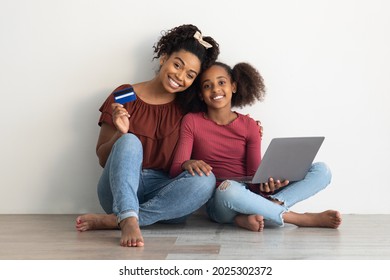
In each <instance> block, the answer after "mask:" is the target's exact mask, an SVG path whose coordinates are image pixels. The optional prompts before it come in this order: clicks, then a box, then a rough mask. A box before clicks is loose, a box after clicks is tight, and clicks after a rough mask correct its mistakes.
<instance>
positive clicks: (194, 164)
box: [181, 159, 213, 176]
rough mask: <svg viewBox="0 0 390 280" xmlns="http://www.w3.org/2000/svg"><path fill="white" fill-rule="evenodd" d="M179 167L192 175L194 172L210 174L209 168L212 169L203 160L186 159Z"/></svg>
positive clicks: (201, 174)
mask: <svg viewBox="0 0 390 280" xmlns="http://www.w3.org/2000/svg"><path fill="white" fill-rule="evenodd" d="M181 167H182V168H183V170H187V171H188V173H190V174H191V175H192V176H195V172H196V173H198V175H199V176H203V174H206V175H207V176H209V175H210V172H211V170H212V169H213V168H212V167H211V166H210V165H208V164H207V163H205V162H204V161H203V160H194V159H191V160H187V161H186V162H184V163H183V164H182V165H181Z"/></svg>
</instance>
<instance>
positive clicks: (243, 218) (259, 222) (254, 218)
mask: <svg viewBox="0 0 390 280" xmlns="http://www.w3.org/2000/svg"><path fill="white" fill-rule="evenodd" d="M234 221H235V223H236V224H237V225H238V226H240V227H242V228H245V229H248V230H251V231H263V229H264V219H263V216H261V215H244V214H239V215H237V216H236V217H235V218H234Z"/></svg>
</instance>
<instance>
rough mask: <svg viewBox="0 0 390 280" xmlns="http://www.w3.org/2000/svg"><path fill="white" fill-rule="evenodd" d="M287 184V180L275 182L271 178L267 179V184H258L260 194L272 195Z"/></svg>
mask: <svg viewBox="0 0 390 280" xmlns="http://www.w3.org/2000/svg"><path fill="white" fill-rule="evenodd" d="M288 184H289V181H288V180H284V181H283V182H281V181H279V180H276V181H274V179H273V178H269V180H268V182H267V183H261V184H260V187H259V189H260V192H263V193H273V192H275V191H276V190H278V189H280V188H283V187H285V186H287V185H288Z"/></svg>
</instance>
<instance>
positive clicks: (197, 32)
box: [194, 31, 213, 49]
mask: <svg viewBox="0 0 390 280" xmlns="http://www.w3.org/2000/svg"><path fill="white" fill-rule="evenodd" d="M194 38H195V39H196V40H198V42H199V43H200V44H201V45H203V46H204V47H205V48H206V49H209V48H212V47H213V45H211V44H210V43H208V42H206V41H205V40H203V37H202V34H201V33H200V32H199V31H196V32H195V34H194Z"/></svg>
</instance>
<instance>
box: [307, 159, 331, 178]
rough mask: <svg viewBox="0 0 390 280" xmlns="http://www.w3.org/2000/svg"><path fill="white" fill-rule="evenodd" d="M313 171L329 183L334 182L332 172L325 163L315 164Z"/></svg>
mask: <svg viewBox="0 0 390 280" xmlns="http://www.w3.org/2000/svg"><path fill="white" fill-rule="evenodd" d="M312 171H313V172H316V173H317V174H320V175H321V176H322V177H323V178H324V179H325V180H326V181H327V182H329V183H330V181H331V180H332V172H331V170H330V168H329V166H328V165H327V164H326V163H324V162H316V163H313V165H312Z"/></svg>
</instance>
